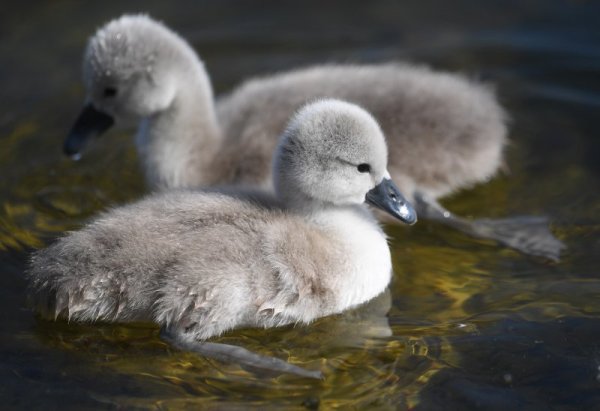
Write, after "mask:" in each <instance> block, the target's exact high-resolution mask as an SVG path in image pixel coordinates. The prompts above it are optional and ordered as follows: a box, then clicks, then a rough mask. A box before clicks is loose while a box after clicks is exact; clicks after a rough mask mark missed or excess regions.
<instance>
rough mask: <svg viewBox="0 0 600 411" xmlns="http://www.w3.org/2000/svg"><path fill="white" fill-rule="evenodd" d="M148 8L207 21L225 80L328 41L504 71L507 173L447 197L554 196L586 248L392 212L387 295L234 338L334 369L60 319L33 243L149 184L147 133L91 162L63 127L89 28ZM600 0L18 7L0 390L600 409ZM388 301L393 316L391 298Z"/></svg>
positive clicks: (365, 56) (66, 405)
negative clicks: (43, 290)
mask: <svg viewBox="0 0 600 411" xmlns="http://www.w3.org/2000/svg"><path fill="white" fill-rule="evenodd" d="M136 10H147V11H150V12H151V14H152V15H153V16H155V17H158V18H161V19H163V20H165V21H166V22H167V23H168V24H169V25H171V26H172V27H173V28H175V29H176V30H178V31H179V32H180V33H182V35H183V36H185V37H186V38H188V39H189V40H190V41H191V42H192V44H193V45H194V47H195V48H196V49H197V50H198V51H199V52H200V53H201V55H202V56H203V58H204V60H205V61H206V63H207V66H208V70H209V72H210V74H211V76H212V79H213V82H214V85H215V88H216V90H217V92H224V91H226V90H228V89H230V88H231V87H233V86H234V85H235V84H237V83H238V82H239V81H241V80H242V79H243V78H245V77H247V76H250V75H253V74H263V73H268V72H273V71H276V70H282V69H288V68H292V67H296V66H299V65H308V64H310V63H316V62H323V61H361V62H372V61H387V60H392V59H402V60H405V59H408V60H413V61H420V62H427V63H428V64H431V65H433V66H434V67H436V68H439V69H445V70H456V71H461V72H464V73H468V74H469V75H471V76H474V77H477V78H480V79H483V80H486V81H490V82H493V83H494V84H496V87H497V89H498V92H499V97H500V99H501V101H502V103H503V105H504V106H505V107H506V108H507V109H508V111H509V112H510V114H511V117H512V125H511V139H512V141H513V144H512V145H511V147H510V149H509V152H508V162H507V163H508V166H509V168H510V170H511V171H510V174H507V175H504V176H501V177H499V178H496V179H494V180H493V181H491V182H490V183H488V184H485V185H482V186H479V187H476V188H474V189H472V190H469V191H464V192H462V193H458V194H457V195H456V196H454V197H453V198H450V199H448V200H447V201H445V205H447V206H448V207H449V208H450V209H452V210H453V211H455V212H457V213H458V214H462V215H467V216H473V217H482V216H487V217H490V216H492V217H502V216H509V215H518V214H544V215H547V216H548V217H550V218H551V220H552V221H553V229H554V231H555V232H556V233H557V235H558V236H559V237H560V238H561V239H562V240H563V241H565V243H566V244H567V245H568V247H569V249H568V252H567V254H566V255H565V256H564V258H563V259H562V261H561V262H560V263H557V264H554V263H548V262H545V261H543V260H538V259H535V258H528V257H525V256H522V255H519V254H517V253H515V252H513V251H510V250H507V249H502V248H498V247H494V246H492V245H490V244H489V243H487V242H485V241H479V240H474V239H472V238H468V237H465V236H463V235H461V234H459V233H456V232H454V231H451V230H449V229H446V228H444V227H442V226H439V225H437V224H434V223H429V222H425V221H421V222H419V224H417V225H416V226H414V227H412V228H406V227H399V226H398V227H388V228H387V230H388V232H389V234H390V235H391V236H393V238H394V240H393V242H392V244H391V246H392V249H393V254H394V264H395V270H396V273H395V276H394V280H393V283H392V285H391V287H390V293H389V294H387V295H384V296H382V297H381V298H380V299H379V300H377V301H374V302H373V303H371V304H369V305H368V306H366V307H361V308H360V309H358V310H356V311H354V312H351V313H347V314H345V315H342V316H338V317H332V318H325V319H321V320H319V321H317V322H316V323H315V324H313V325H311V326H307V327H296V328H294V327H285V328H281V329H277V330H268V331H265V330H240V331H236V332H232V333H229V334H227V335H225V336H223V337H222V338H220V339H218V340H219V341H223V342H229V343H235V344H240V345H244V346H245V347H247V348H249V349H252V350H254V351H257V352H260V353H263V354H268V355H273V356H277V357H279V358H284V359H288V360H289V361H291V362H293V363H295V364H297V365H302V366H305V367H308V368H318V367H321V368H322V369H323V371H324V373H325V375H326V378H325V380H324V381H322V382H315V381H308V380H303V379H297V378H294V377H290V376H279V377H274V376H269V375H259V374H255V373H253V372H251V371H248V370H244V369H242V368H240V367H238V366H235V365H231V364H223V363H219V362H216V361H213V360H209V359H204V358H200V357H198V356H196V355H193V354H187V353H182V352H178V351H177V350H175V349H173V348H171V347H169V346H168V345H167V344H165V343H163V342H162V341H161V340H160V339H159V337H158V329H157V328H156V327H155V326H152V325H149V324H133V325H81V324H67V323H66V322H56V323H55V322H47V321H43V320H40V319H38V318H37V317H35V316H34V315H33V314H32V313H31V312H30V311H29V310H28V309H27V308H26V303H25V283H24V281H23V279H22V272H23V268H24V264H25V261H26V258H27V255H28V253H29V252H30V251H31V249H32V248H37V247H42V246H44V245H45V244H47V243H48V242H49V241H51V239H52V238H55V237H56V236H57V235H59V234H60V233H61V232H63V231H65V230H68V229H74V228H76V227H78V226H80V225H81V224H82V223H83V222H84V221H86V219H87V218H89V217H90V216H92V215H94V214H95V213H96V212H98V211H99V210H102V209H104V208H106V207H108V206H110V205H114V204H121V203H124V202H126V201H129V200H133V199H135V198H138V197H139V196H140V195H142V193H144V192H145V188H144V184H143V180H142V177H141V174H140V172H139V169H138V165H137V162H136V156H135V151H134V148H133V144H132V139H131V138H130V134H131V130H128V129H121V130H117V131H113V132H111V133H109V134H108V135H106V136H105V137H103V138H102V141H99V142H98V143H97V144H96V145H95V146H94V147H92V149H91V150H90V151H89V152H88V153H87V155H86V156H85V157H84V158H83V159H82V160H81V161H79V162H73V161H71V160H70V159H67V158H64V157H63V155H62V154H61V152H60V148H61V144H62V140H63V138H64V136H65V133H66V131H67V130H68V128H69V127H70V125H71V122H72V121H73V120H74V118H75V116H76V114H77V112H78V110H79V108H80V105H81V100H82V85H81V82H80V73H79V69H80V64H81V62H80V59H81V53H82V48H83V45H84V42H85V39H86V38H87V36H88V35H89V34H91V32H92V31H93V30H94V29H95V28H96V27H98V26H99V25H101V24H102V23H104V22H105V21H107V20H108V19H110V18H112V17H115V16H117V15H119V14H121V13H122V12H124V11H136ZM599 27H600V6H599V5H598V3H594V2H586V1H557V0H555V1H549V0H538V1H534V0H530V1H510V2H506V1H503V2H500V1H491V2H485V3H483V2H478V1H475V0H473V1H467V0H460V1H455V2H451V3H450V2H433V1H423V0H420V1H407V2H401V3H400V2H398V4H396V3H395V2H360V1H355V2H350V1H343V2H342V1H339V2H328V3H327V4H325V5H323V4H321V2H317V1H305V2H297V3H288V4H284V3H282V2H275V1H270V2H249V1H222V2H189V3H187V2H169V3H168V4H167V3H164V4H163V3H159V2H141V1H140V2H135V1H131V2H127V3H123V4H122V5H117V4H113V5H106V4H100V3H97V4H89V3H87V4H83V3H80V2H56V1H52V2H50V1H48V2H45V3H41V2H38V3H37V4H36V6H35V7H30V6H29V5H27V4H24V3H23V2H21V3H15V4H13V5H3V12H2V14H1V15H0V79H1V81H2V93H1V95H2V110H1V111H0V144H1V145H0V147H1V149H0V167H1V168H0V175H1V176H2V177H1V178H0V307H1V310H0V316H1V320H2V325H3V326H2V327H1V328H0V398H1V399H2V408H7V409H16V408H20V409H42V408H43V409H57V408H60V409H73V410H80V409H112V408H132V409H185V408H190V409H195V408H198V407H200V406H203V407H205V408H209V409H212V408H226V409H246V408H248V407H251V406H255V407H257V408H261V409H263V408H266V409H277V408H290V409H317V408H321V409H330V408H335V407H340V408H352V407H353V408H370V409H418V410H421V409H423V410H426V409H427V410H429V409H446V410H448V409H477V408H481V409H499V410H506V409H549V408H552V409H574V410H575V409H577V410H579V409H594V408H597V407H598V405H597V404H600V343H599V342H598V341H599V340H598V332H599V330H600V302H599V301H600V299H599V297H600V275H599V274H600V273H599V271H600V270H599V267H600V264H599V263H600V236H599V235H598V234H599V233H600V221H599V218H598V215H599V214H600V201H599V195H598V193H599V188H600V185H599V182H600V138H599V135H600V126H599V125H598V124H599V123H598V120H597V119H598V112H599V108H600V75H599V74H600V46H599V44H600V29H599ZM386 312H387V315H386Z"/></svg>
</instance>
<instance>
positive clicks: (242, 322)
mask: <svg viewBox="0 0 600 411" xmlns="http://www.w3.org/2000/svg"><path fill="white" fill-rule="evenodd" d="M386 166H387V148H386V144H385V140H384V137H383V134H382V133H381V131H380V129H379V126H378V125H377V123H376V121H375V120H374V119H373V118H372V117H371V116H370V115H369V114H368V113H367V112H365V111H364V110H363V109H361V108H359V107H357V106H355V105H352V104H349V103H345V102H341V101H337V100H325V101H320V102H317V103H313V104H311V105H308V106H306V107H305V108H303V109H302V110H301V111H300V112H299V113H298V114H297V115H296V116H295V117H294V118H293V119H292V120H291V122H290V124H289V125H288V127H287V129H286V131H285V132H284V134H283V136H282V139H281V142H280V144H279V146H278V149H277V150H276V154H275V160H274V166H273V167H274V186H275V189H276V192H277V198H270V199H269V197H268V196H266V195H261V196H255V195H252V193H248V192H236V191H232V192H231V193H227V192H219V191H212V192H207V191H185V190H176V191H173V192H165V193H162V194H157V195H154V196H150V197H147V198H146V199H144V200H141V201H140V202H137V203H134V204H131V205H128V206H124V207H121V208H116V209H114V210H112V211H109V212H107V213H105V214H104V215H103V216H101V217H100V218H98V219H96V220H95V221H93V222H92V223H91V224H89V225H88V226H86V227H84V228H83V229H82V230H80V231H77V232H73V233H70V234H68V235H67V236H66V237H63V238H62V239H60V240H58V241H57V242H56V243H54V244H53V245H51V246H50V247H48V248H46V249H44V250H40V251H38V252H36V253H35V254H34V256H33V258H32V262H31V268H30V270H29V274H28V275H29V278H30V284H31V290H32V295H33V297H34V299H35V301H36V302H37V305H38V306H39V307H41V308H42V309H47V310H49V311H50V313H51V314H52V315H54V316H65V317H68V318H69V319H71V320H78V321H96V320H103V321H128V320H151V321H155V322H157V323H159V324H161V325H162V326H164V328H165V330H167V332H168V333H169V335H170V338H171V339H175V340H176V341H179V342H180V343H181V344H184V345H185V344H187V345H189V344H195V343H198V342H200V341H202V340H204V339H207V338H209V337H212V336H215V335H219V334H221V333H223V332H225V331H227V330H231V329H234V328H238V327H248V326H251V327H273V326H279V325H283V324H289V323H308V322H310V321H312V320H314V319H316V318H318V317H322V316H326V315H330V314H334V313H339V312H341V311H343V310H346V309H347V308H350V307H353V306H356V305H358V304H361V303H363V302H365V301H368V300H370V299H372V298H373V297H375V296H377V295H378V294H380V293H381V292H382V291H383V290H384V289H385V288H386V286H387V285H388V283H389V281H390V276H391V268H392V266H391V258H390V252H389V249H388V245H387V242H386V237H385V235H384V233H383V231H382V230H381V229H380V227H379V226H378V224H377V222H376V220H375V219H374V218H373V216H372V215H371V214H370V212H369V210H368V209H367V208H366V207H365V205H364V204H363V203H364V202H365V198H366V199H367V201H369V202H371V203H372V204H374V205H376V206H377V207H379V208H381V209H384V210H385V211H387V212H388V213H391V214H392V215H393V216H395V217H396V218H399V219H400V220H402V221H404V222H406V223H411V224H412V223H414V222H415V221H416V215H415V214H414V211H413V210H412V209H411V206H410V204H409V203H408V202H406V201H405V200H404V199H403V197H402V195H401V194H400V192H399V191H398V190H397V188H395V186H394V185H393V184H392V183H391V180H389V174H388V172H387V169H386Z"/></svg>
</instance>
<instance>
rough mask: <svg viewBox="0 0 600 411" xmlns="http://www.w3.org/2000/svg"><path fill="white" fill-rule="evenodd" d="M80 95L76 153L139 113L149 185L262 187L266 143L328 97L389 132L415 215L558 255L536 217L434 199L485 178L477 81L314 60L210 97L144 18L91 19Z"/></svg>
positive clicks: (484, 102) (185, 57) (492, 137)
mask: <svg viewBox="0 0 600 411" xmlns="http://www.w3.org/2000/svg"><path fill="white" fill-rule="evenodd" d="M83 74H84V82H85V86H86V90H87V105H86V107H85V109H84V111H83V113H82V114H81V115H80V117H79V119H78V120H77V121H76V123H75V125H74V127H73V129H72V131H71V133H70V134H69V136H68V138H67V140H66V141H65V146H64V147H65V151H66V153H68V154H69V155H74V156H79V155H80V153H81V150H82V149H83V147H84V145H85V144H86V142H87V141H88V140H89V138H90V137H91V136H93V135H96V134H99V133H102V132H103V131H105V130H106V129H107V128H109V127H110V126H111V125H112V124H113V123H114V121H115V120H117V121H118V120H122V119H125V118H133V119H135V120H138V121H140V120H141V123H140V126H139V130H138V134H137V149H138V152H139V154H140V156H141V159H142V163H143V165H144V170H145V175H146V179H147V181H148V183H149V185H150V186H151V187H153V188H165V187H167V188H173V187H206V186H213V185H220V184H242V185H243V184H246V185H252V186H260V187H263V188H270V186H271V174H270V173H271V169H270V167H269V164H270V161H271V156H272V153H273V151H274V149H275V146H276V144H277V137H278V136H279V135H280V133H281V132H282V130H283V128H284V125H285V123H286V121H287V120H288V118H289V117H290V116H291V115H292V114H293V113H294V112H295V111H296V110H297V109H298V108H299V107H301V106H302V105H304V104H305V103H306V102H309V101H313V100H315V99H318V98H338V99H343V100H346V101H350V102H353V103H356V104H359V105H360V106H362V107H364V108H365V109H367V110H368V111H369V112H370V113H372V114H373V116H374V117H375V118H376V119H377V121H378V122H379V124H380V125H381V127H382V129H383V131H384V133H385V134H386V136H387V138H388V145H389V147H390V152H391V153H392V156H391V158H390V167H389V170H390V173H391V175H392V176H393V177H394V180H395V181H397V183H398V185H399V187H400V189H401V190H402V192H403V193H405V194H406V195H407V198H408V199H409V200H410V201H414V202H415V205H416V206H417V210H418V211H419V215H420V216H421V217H424V218H428V219H433V220H437V221H440V222H442V223H444V224H447V225H450V226H452V227H454V228H457V229H459V230H461V231H463V232H466V233H468V234H470V235H474V236H477V237H483V238H490V239H493V240H496V241H498V242H499V243H501V244H504V245H507V246H509V247H513V248H515V249H517V250H519V251H521V252H524V253H527V254H533V255H540V256H544V257H547V258H550V259H558V257H559V255H560V250H561V248H563V245H562V243H561V242H560V241H558V240H557V239H556V238H554V237H553V236H552V234H551V233H550V231H549V230H548V227H547V222H546V220H545V219H544V218H539V217H538V218H535V217H519V218H517V219H510V218H509V219H505V220H488V219H485V220H475V221H470V220H467V219H463V218H460V217H458V216H455V215H453V214H452V213H450V212H448V211H447V210H445V209H444V208H442V206H441V205H440V204H439V203H438V202H437V199H438V198H440V197H443V196H445V195H448V194H450V193H452V192H455V191H457V190H459V189H462V188H465V187H470V186H472V185H474V184H476V183H480V182H483V181H487V180H488V179H489V178H491V177H492V176H493V175H494V174H495V173H496V172H497V170H498V169H499V167H500V165H501V163H502V161H503V160H502V159H503V150H504V147H505V145H506V142H507V139H506V124H505V122H506V115H505V114H504V112H503V110H502V108H501V107H500V106H499V105H498V103H497V101H496V99H495V97H494V95H493V93H492V92H491V91H490V89H488V88H487V87H485V86H483V85H481V84H478V83H475V82H473V81H469V80H467V79H465V78H463V77H460V76H457V75H451V74H447V73H439V72H433V71H431V70H429V69H428V68H426V67H422V66H412V65H406V64H379V65H323V66H316V67H312V68H306V69H301V70H296V71H292V72H287V73H282V74H276V75H272V76H268V77H264V78H258V79H253V80H249V81H247V82H245V83H244V84H242V85H241V86H240V87H238V88H237V89H235V90H234V91H233V92H231V93H230V94H229V95H227V96H224V97H222V98H220V99H219V100H218V102H217V105H216V108H215V104H214V100H213V93H212V89H211V84H210V81H209V78H208V75H207V73H206V70H205V68H204V65H203V63H202V62H201V61H200V59H199V58H198V56H197V55H196V53H195V52H194V50H193V49H192V48H191V47H190V46H189V44H188V43H186V42H185V41H184V40H183V39H182V38H181V37H179V36H178V35H177V34H176V33H174V32H173V31H171V30H170V29H168V28H167V27H165V26H164V25H162V24H161V23H158V22H156V21H154V20H152V19H151V18H149V17H147V16H142V15H126V16H123V17H120V18H118V19H115V20H113V21H111V22H109V23H108V24H106V25H105V26H104V27H102V28H100V29H99V30H98V31H97V32H96V34H94V36H92V37H91V39H90V40H89V43H88V45H87V49H86V51H85V56H84V66H83Z"/></svg>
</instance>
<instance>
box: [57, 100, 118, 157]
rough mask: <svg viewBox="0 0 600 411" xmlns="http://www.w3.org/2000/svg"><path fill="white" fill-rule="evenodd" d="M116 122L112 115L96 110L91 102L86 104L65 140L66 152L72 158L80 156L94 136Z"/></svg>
mask: <svg viewBox="0 0 600 411" xmlns="http://www.w3.org/2000/svg"><path fill="white" fill-rule="evenodd" d="M114 123H115V120H114V119H113V118H112V117H111V116H109V115H108V114H106V113H103V112H102V111H98V110H96V109H95V108H94V106H92V105H91V104H86V106H85V107H84V108H83V111H82V112H81V113H80V114H79V117H77V120H75V124H74V125H73V128H71V131H70V132H69V135H68V136H67V138H66V140H65V143H64V145H63V151H64V153H65V154H66V155H68V156H70V157H72V158H75V159H76V158H78V157H79V156H80V155H81V150H83V148H84V147H85V145H86V144H87V142H88V141H89V140H90V139H91V138H92V137H95V136H98V135H100V134H102V133H104V132H105V131H106V130H108V129H109V128H110V126H112V125H113V124H114Z"/></svg>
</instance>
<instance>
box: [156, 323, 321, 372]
mask: <svg viewBox="0 0 600 411" xmlns="http://www.w3.org/2000/svg"><path fill="white" fill-rule="evenodd" d="M160 335H161V338H162V339H164V340H165V341H167V342H168V343H170V344H172V345H174V346H175V347H177V348H179V349H180V350H184V351H191V352H195V353H198V354H200V355H203V356H205V357H209V358H214V359H216V360H219V361H223V362H229V363H234V364H239V365H240V366H242V367H248V368H250V369H257V370H262V371H269V372H275V373H278V374H279V373H287V374H293V375H297V376H300V377H305V378H315V379H319V380H320V379H323V374H322V373H321V371H318V370H307V369H305V368H302V367H298V366H296V365H293V364H290V363H288V362H286V361H283V360H280V359H279V358H275V357H267V356H264V355H259V354H256V353H253V352H252V351H249V350H247V349H245V348H242V347H238V346H235V345H229V344H221V343H211V342H203V341H191V340H190V338H189V336H188V335H183V333H182V332H180V331H178V330H173V329H166V328H164V327H163V328H162V329H161V333H160Z"/></svg>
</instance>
